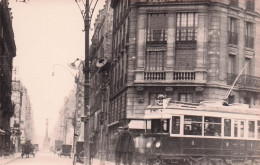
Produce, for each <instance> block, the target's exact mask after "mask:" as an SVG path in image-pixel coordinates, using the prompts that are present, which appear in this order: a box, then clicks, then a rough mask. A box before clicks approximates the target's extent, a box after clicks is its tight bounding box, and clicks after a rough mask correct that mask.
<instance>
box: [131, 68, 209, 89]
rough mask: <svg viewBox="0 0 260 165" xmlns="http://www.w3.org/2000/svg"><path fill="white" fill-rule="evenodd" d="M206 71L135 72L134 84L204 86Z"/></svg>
mask: <svg viewBox="0 0 260 165" xmlns="http://www.w3.org/2000/svg"><path fill="white" fill-rule="evenodd" d="M206 79H207V72H206V71H173V70H168V71H144V70H135V80H134V83H141V84H143V83H145V84H149V83H150V84H154V83H156V84H157V83H161V84H167V83H173V84H181V85H186V86H187V85H196V84H197V85H203V84H205V83H206ZM157 85H158V84H157Z"/></svg>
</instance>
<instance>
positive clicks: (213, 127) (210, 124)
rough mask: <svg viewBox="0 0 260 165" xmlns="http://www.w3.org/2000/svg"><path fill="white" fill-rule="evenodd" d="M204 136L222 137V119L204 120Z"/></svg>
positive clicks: (210, 118)
mask: <svg viewBox="0 0 260 165" xmlns="http://www.w3.org/2000/svg"><path fill="white" fill-rule="evenodd" d="M204 135H205V136H221V118H218V117H206V116H205V118H204Z"/></svg>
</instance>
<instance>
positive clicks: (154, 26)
mask: <svg viewBox="0 0 260 165" xmlns="http://www.w3.org/2000/svg"><path fill="white" fill-rule="evenodd" d="M147 17H148V19H147V21H148V22H147V38H146V39H147V41H166V40H167V15H166V14H158V13H156V14H148V16H147Z"/></svg>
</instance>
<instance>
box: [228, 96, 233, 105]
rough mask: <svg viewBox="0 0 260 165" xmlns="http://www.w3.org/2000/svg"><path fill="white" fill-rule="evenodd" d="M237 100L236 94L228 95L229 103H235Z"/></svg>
mask: <svg viewBox="0 0 260 165" xmlns="http://www.w3.org/2000/svg"><path fill="white" fill-rule="evenodd" d="M234 102H235V96H230V95H229V96H228V104H233V103H234Z"/></svg>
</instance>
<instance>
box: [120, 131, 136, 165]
mask: <svg viewBox="0 0 260 165" xmlns="http://www.w3.org/2000/svg"><path fill="white" fill-rule="evenodd" d="M117 146H118V152H119V154H120V157H121V158H122V160H123V164H124V165H131V164H132V162H133V153H134V151H135V144H134V138H133V135H132V134H131V133H130V132H129V127H128V126H125V127H124V130H123V131H122V132H121V133H120V135H119V139H118V143H117Z"/></svg>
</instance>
